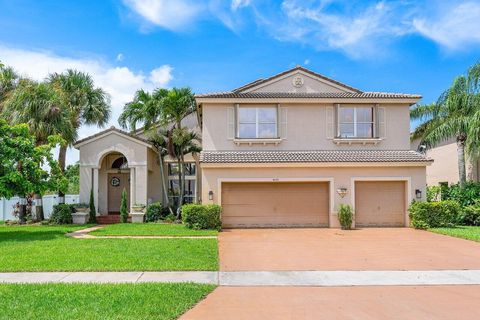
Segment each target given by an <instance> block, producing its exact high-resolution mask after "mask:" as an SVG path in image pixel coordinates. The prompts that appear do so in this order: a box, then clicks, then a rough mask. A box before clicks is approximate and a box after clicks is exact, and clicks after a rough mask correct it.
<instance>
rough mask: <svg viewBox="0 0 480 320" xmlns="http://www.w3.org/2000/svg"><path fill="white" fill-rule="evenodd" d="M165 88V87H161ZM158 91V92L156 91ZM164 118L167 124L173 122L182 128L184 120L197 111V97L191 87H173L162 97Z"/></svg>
mask: <svg viewBox="0 0 480 320" xmlns="http://www.w3.org/2000/svg"><path fill="white" fill-rule="evenodd" d="M161 90H165V89H161ZM155 93H157V92H155ZM161 104H162V107H163V108H162V111H163V112H162V114H161V116H162V120H163V122H164V123H165V124H170V123H173V124H174V127H175V128H177V129H181V128H182V120H183V119H185V117H186V116H188V115H189V114H191V113H193V112H195V97H194V95H193V93H192V91H191V90H190V89H189V88H173V89H171V90H169V91H168V93H167V94H166V96H164V97H163V98H162V99H161Z"/></svg>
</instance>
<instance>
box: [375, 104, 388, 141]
mask: <svg viewBox="0 0 480 320" xmlns="http://www.w3.org/2000/svg"><path fill="white" fill-rule="evenodd" d="M385 112H386V111H385V108H383V107H379V108H377V119H378V134H377V135H378V137H379V138H386V137H387V122H386V120H385Z"/></svg>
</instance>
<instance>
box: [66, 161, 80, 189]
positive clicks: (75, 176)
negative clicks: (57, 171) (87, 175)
mask: <svg viewBox="0 0 480 320" xmlns="http://www.w3.org/2000/svg"><path fill="white" fill-rule="evenodd" d="M64 175H65V178H67V180H68V188H67V191H66V193H67V194H79V193H80V164H78V163H76V164H73V165H72V164H70V165H68V166H67V168H66V169H65V172H64Z"/></svg>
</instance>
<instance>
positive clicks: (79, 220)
mask: <svg viewBox="0 0 480 320" xmlns="http://www.w3.org/2000/svg"><path fill="white" fill-rule="evenodd" d="M88 217H89V212H79V211H78V210H77V212H75V213H72V218H73V224H86V223H87V222H88Z"/></svg>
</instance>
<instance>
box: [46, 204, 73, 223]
mask: <svg viewBox="0 0 480 320" xmlns="http://www.w3.org/2000/svg"><path fill="white" fill-rule="evenodd" d="M73 211H74V209H73V207H72V206H71V205H69V204H64V203H63V204H57V205H56V206H53V211H52V214H51V215H50V219H49V221H50V223H52V224H72V223H73V218H72V212H73Z"/></svg>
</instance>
